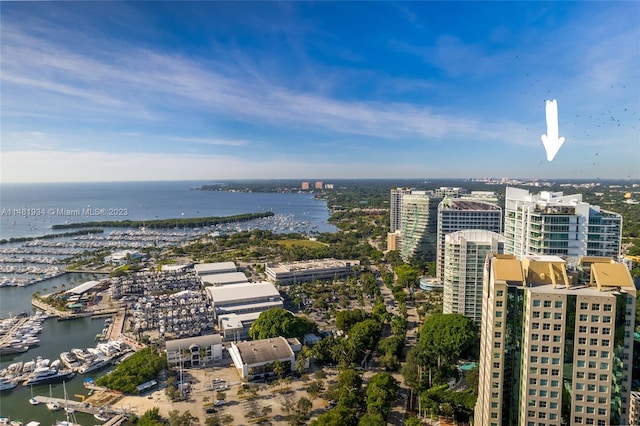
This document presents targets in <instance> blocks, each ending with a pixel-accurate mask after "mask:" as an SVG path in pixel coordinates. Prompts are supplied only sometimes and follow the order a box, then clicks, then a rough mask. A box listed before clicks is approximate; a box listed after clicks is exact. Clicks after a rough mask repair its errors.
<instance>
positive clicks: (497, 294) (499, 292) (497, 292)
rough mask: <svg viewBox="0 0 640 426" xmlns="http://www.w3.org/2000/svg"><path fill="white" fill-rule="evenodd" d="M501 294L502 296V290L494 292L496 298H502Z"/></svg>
mask: <svg viewBox="0 0 640 426" xmlns="http://www.w3.org/2000/svg"><path fill="white" fill-rule="evenodd" d="M503 294H504V292H503V291H502V290H498V291H496V296H498V297H502V295H503Z"/></svg>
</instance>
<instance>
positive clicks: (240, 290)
mask: <svg viewBox="0 0 640 426" xmlns="http://www.w3.org/2000/svg"><path fill="white" fill-rule="evenodd" d="M205 291H206V292H207V295H208V296H209V297H210V298H211V299H212V300H213V302H214V304H224V303H227V302H234V301H237V300H243V299H260V298H268V297H277V298H280V292H278V289H277V288H276V287H275V286H274V285H273V284H271V283H270V282H266V281H262V282H258V283H245V284H230V285H225V286H220V287H212V286H209V287H205Z"/></svg>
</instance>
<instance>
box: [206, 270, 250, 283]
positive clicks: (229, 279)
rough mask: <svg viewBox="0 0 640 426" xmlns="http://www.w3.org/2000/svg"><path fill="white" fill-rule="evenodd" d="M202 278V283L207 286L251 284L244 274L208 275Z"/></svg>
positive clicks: (224, 273)
mask: <svg viewBox="0 0 640 426" xmlns="http://www.w3.org/2000/svg"><path fill="white" fill-rule="evenodd" d="M200 278H202V282H203V283H204V284H205V285H206V284H213V285H225V284H240V283H247V282H249V280H247V276H246V275H245V274H244V272H223V273H220V274H207V275H204V276H202V277H200Z"/></svg>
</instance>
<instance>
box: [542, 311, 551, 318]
mask: <svg viewBox="0 0 640 426" xmlns="http://www.w3.org/2000/svg"><path fill="white" fill-rule="evenodd" d="M542 317H543V318H544V319H551V312H544V313H543V314H542Z"/></svg>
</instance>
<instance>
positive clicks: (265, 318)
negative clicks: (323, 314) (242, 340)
mask: <svg viewBox="0 0 640 426" xmlns="http://www.w3.org/2000/svg"><path fill="white" fill-rule="evenodd" d="M317 329H318V327H317V325H316V323H314V322H313V321H310V320H308V319H306V318H302V317H297V316H295V315H293V314H291V313H290V312H288V311H286V310H285V309H283V308H272V309H269V310H267V311H264V312H262V313H261V314H260V316H259V317H258V319H257V320H256V321H255V322H254V323H253V324H251V328H250V329H249V336H250V337H251V338H252V339H253V340H260V339H269V338H272V337H279V336H282V337H285V338H289V337H296V338H298V339H299V340H300V341H302V340H303V338H304V335H305V334H307V333H314V332H316V331H317Z"/></svg>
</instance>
